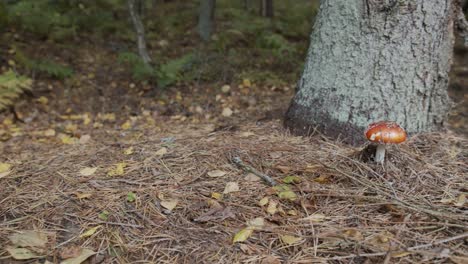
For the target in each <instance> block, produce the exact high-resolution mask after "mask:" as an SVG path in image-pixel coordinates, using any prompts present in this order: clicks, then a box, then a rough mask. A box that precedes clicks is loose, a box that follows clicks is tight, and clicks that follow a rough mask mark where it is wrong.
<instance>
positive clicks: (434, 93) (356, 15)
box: [285, 0, 460, 145]
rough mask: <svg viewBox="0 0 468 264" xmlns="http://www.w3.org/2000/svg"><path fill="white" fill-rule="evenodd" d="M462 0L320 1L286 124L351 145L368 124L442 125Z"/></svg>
mask: <svg viewBox="0 0 468 264" xmlns="http://www.w3.org/2000/svg"><path fill="white" fill-rule="evenodd" d="M458 8H460V7H459V3H457V0H411V1H410V0H359V1H349V0H322V1H321V5H320V11H319V14H318V17H317V19H316V22H315V25H314V30H313V33H312V35H311V43H310V47H309V52H308V55H307V59H306V63H305V68H304V71H303V73H302V77H301V79H300V81H299V83H298V87H297V88H298V89H297V92H296V95H295V97H294V98H293V100H292V102H291V105H290V107H289V109H288V112H287V113H286V120H285V125H286V126H287V127H289V128H291V129H292V130H293V131H295V132H297V133H300V134H308V133H309V134H310V133H312V132H313V131H314V130H315V129H318V130H319V131H321V132H322V133H323V134H325V135H327V136H331V137H334V138H340V139H341V140H343V141H345V142H348V143H351V144H355V145H356V144H360V143H362V142H363V141H364V137H363V131H364V129H365V128H366V127H367V125H368V124H369V123H372V122H375V121H381V120H389V121H395V122H397V123H399V124H400V125H401V126H402V127H404V128H405V129H406V131H407V132H408V133H410V134H411V133H418V132H423V131H433V130H437V129H440V128H441V127H443V125H444V120H445V118H446V115H447V112H448V110H449V107H450V100H449V98H448V95H447V87H448V79H449V78H448V72H449V70H450V65H451V62H452V52H453V42H454V22H455V19H456V16H457V11H458Z"/></svg>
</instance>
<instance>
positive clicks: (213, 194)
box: [211, 192, 223, 201]
mask: <svg viewBox="0 0 468 264" xmlns="http://www.w3.org/2000/svg"><path fill="white" fill-rule="evenodd" d="M211 197H212V198H214V199H216V200H218V201H220V200H222V199H223V195H222V194H221V193H218V192H213V193H211Z"/></svg>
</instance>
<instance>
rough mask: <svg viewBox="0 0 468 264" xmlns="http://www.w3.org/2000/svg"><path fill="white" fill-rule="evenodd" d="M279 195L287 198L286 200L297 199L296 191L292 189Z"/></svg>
mask: <svg viewBox="0 0 468 264" xmlns="http://www.w3.org/2000/svg"><path fill="white" fill-rule="evenodd" d="M278 197H279V198H280V199H285V200H290V201H295V200H296V199H297V195H296V193H295V192H293V191H291V190H289V191H282V192H279V193H278Z"/></svg>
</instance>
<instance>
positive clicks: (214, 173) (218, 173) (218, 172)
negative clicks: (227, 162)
mask: <svg viewBox="0 0 468 264" xmlns="http://www.w3.org/2000/svg"><path fill="white" fill-rule="evenodd" d="M207 174H208V176H210V177H212V178H215V177H222V176H224V175H226V174H227V172H225V171H222V170H213V171H210V172H208V173H207Z"/></svg>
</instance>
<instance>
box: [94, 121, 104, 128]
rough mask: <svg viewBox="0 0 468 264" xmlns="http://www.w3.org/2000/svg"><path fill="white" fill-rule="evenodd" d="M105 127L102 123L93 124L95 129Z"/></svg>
mask: <svg viewBox="0 0 468 264" xmlns="http://www.w3.org/2000/svg"><path fill="white" fill-rule="evenodd" d="M103 126H104V125H103V124H102V123H99V122H94V124H93V128H101V127H103Z"/></svg>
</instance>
